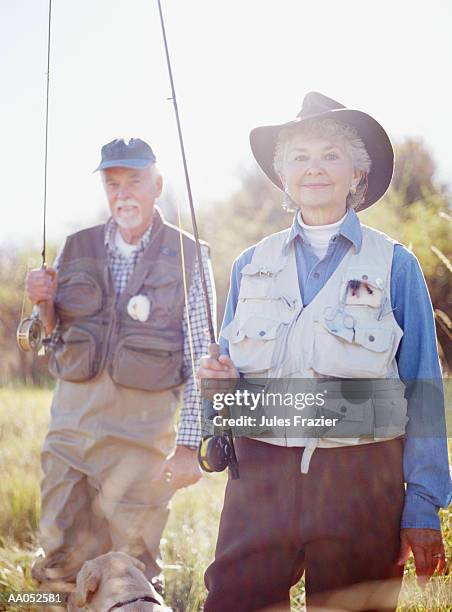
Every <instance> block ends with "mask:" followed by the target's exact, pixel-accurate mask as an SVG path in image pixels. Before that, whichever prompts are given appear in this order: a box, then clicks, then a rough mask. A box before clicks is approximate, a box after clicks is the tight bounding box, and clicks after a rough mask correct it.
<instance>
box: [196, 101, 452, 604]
mask: <svg viewBox="0 0 452 612" xmlns="http://www.w3.org/2000/svg"><path fill="white" fill-rule="evenodd" d="M250 139H251V148H252V151H253V154H254V156H255V158H256V160H257V162H258V163H259V165H260V166H261V168H262V169H263V171H264V172H265V174H266V175H267V176H268V178H269V179H270V180H271V181H272V182H273V183H274V184H275V185H276V186H277V187H278V188H280V189H281V190H283V191H284V194H285V195H284V205H285V207H286V208H288V209H291V210H295V211H297V212H296V215H295V217H294V221H293V224H292V227H291V228H290V229H288V230H286V231H283V232H279V233H277V234H273V235H271V236H268V237H267V238H265V239H264V240H262V241H261V242H260V243H258V244H257V245H255V246H253V247H251V248H249V249H247V250H246V251H245V252H244V253H242V255H240V257H239V258H238V259H237V260H236V261H235V263H234V266H233V269H232V276H231V287H230V292H229V297H228V303H227V307H226V312H225V318H224V322H223V327H222V332H221V337H220V344H221V353H222V354H221V356H220V358H219V360H218V361H216V360H215V359H212V358H209V357H205V358H203V359H202V361H201V366H200V369H199V377H200V378H201V379H206V378H238V377H239V376H241V377H242V378H254V377H270V378H271V377H273V378H275V377H285V378H286V379H287V378H290V379H319V378H320V379H321V380H322V381H323V384H324V385H325V386H326V383H329V382H332V381H335V380H337V379H369V382H370V381H372V385H371V387H370V388H371V401H367V402H365V409H364V408H363V406H361V408H357V403H356V401H353V399H351V400H350V401H348V402H347V401H344V399H342V400H341V401H340V402H339V404H337V403H336V404H334V402H333V408H332V411H333V413H334V410H337V413H338V414H339V413H341V412H342V415H341V417H342V418H341V419H338V421H339V423H340V425H341V426H343V425H344V423H346V421H347V417H348V418H349V421H350V422H353V421H355V420H359V419H357V418H356V414H357V410H358V412H359V410H361V420H365V415H367V416H369V415H370V416H369V419H370V420H369V422H370V423H371V424H372V425H371V433H372V434H373V435H369V431H367V432H366V435H364V434H363V435H358V434H356V433H355V435H353V434H352V433H350V434H349V435H347V434H346V433H344V432H346V431H347V430H346V429H342V430H340V429H337V430H336V431H334V430H333V429H334V428H333V429H332V430H330V431H328V433H326V431H325V430H322V433H319V434H318V435H315V434H313V433H312V428H311V430H310V431H309V432H307V431H302V430H301V428H298V430H297V432H298V433H297V436H296V437H294V436H293V435H289V433H288V432H286V434H285V435H284V433H283V435H282V436H281V428H279V430H278V432H279V433H278V435H276V434H275V436H273V437H272V436H267V437H265V438H264V437H262V438H260V439H257V438H259V436H258V435H257V434H256V435H253V433H252V432H251V434H250V435H249V437H238V438H236V453H237V457H238V462H239V466H240V478H239V479H237V480H234V479H229V482H228V485H227V488H226V494H225V501H224V507H223V511H222V516H221V524H220V531H219V536H218V543H217V548H216V554H215V560H214V562H213V563H212V565H211V566H210V567H209V568H208V569H207V572H206V585H207V588H208V591H209V594H208V597H207V601H206V605H205V610H206V611H207V612H211V611H212V612H222V611H223V610H224V611H226V610H227V611H228V612H230V611H231V610H234V611H235V610H237V611H240V612H244V611H248V610H261V609H264V608H265V609H267V608H268V609H278V610H281V609H288V606H289V589H290V587H291V586H293V585H294V584H296V582H297V581H298V580H299V579H300V578H301V576H302V575H303V573H304V572H306V575H305V580H306V598H307V604H308V607H309V606H327V607H329V608H328V609H331V608H334V609H341V610H343V609H353V610H367V609H394V608H395V606H396V603H397V597H398V592H399V589H400V584H401V579H402V574H403V565H404V563H405V562H406V560H407V558H408V555H409V552H410V549H411V550H412V552H413V554H414V558H415V563H416V568H417V573H418V576H419V579H420V581H421V582H425V581H426V580H427V579H428V577H430V576H431V575H432V574H433V572H434V571H435V570H436V569H438V570H439V571H441V569H442V568H443V566H444V561H445V559H444V547H443V543H442V538H441V530H440V523H439V519H438V514H437V513H438V508H439V506H444V505H447V504H448V503H449V501H450V497H451V483H450V476H449V471H448V461H447V446H446V443H445V438H444V436H441V435H431V436H430V437H427V436H422V434H421V433H419V427H418V428H417V430H416V427H414V426H415V425H416V423H417V424H419V422H422V419H423V418H424V417H425V414H423V411H422V402H419V401H415V399H413V398H411V399H410V397H409V393H407V399H408V405H407V401H406V399H404V396H403V388H404V387H403V385H402V382H401V381H403V382H404V383H405V384H406V385H407V388H408V387H409V386H410V385H411V387H412V386H413V385H412V384H411V383H412V381H414V380H419V379H429V380H435V381H437V382H438V381H441V372H440V366H439V361H438V355H437V350H436V342H435V327H434V321H433V317H432V307H431V302H430V298H429V295H428V291H427V288H426V285H425V281H424V278H423V275H422V272H421V270H420V267H419V264H418V262H417V260H416V258H415V257H414V255H413V254H412V253H410V252H409V251H408V250H407V249H405V248H404V247H403V246H402V245H400V244H397V243H395V242H394V241H393V240H391V239H390V238H389V237H388V236H386V235H384V234H382V233H380V232H377V231H375V230H373V229H371V228H369V227H366V226H363V225H361V223H360V221H359V219H358V216H357V214H356V213H357V212H358V211H362V210H364V209H365V208H368V207H369V206H371V205H372V204H374V203H376V202H377V201H378V200H379V199H380V198H381V197H382V196H383V195H384V193H385V192H386V190H387V189H388V187H389V184H390V181H391V178H392V172H393V161H394V157H393V149H392V145H391V142H390V140H389V138H388V136H387V134H386V132H385V131H384V129H383V128H382V127H381V125H380V124H379V123H377V122H376V121H375V120H374V119H373V118H372V117H370V116H369V115H367V114H365V113H363V112H360V111H357V110H351V109H346V108H345V107H344V106H342V105H341V104H339V103H338V102H335V101H334V100H332V99H330V98H327V97H326V96H323V95H321V94H319V93H315V92H312V93H309V94H308V95H307V96H306V97H305V99H304V101H303V107H302V110H301V112H300V113H299V115H298V116H297V118H296V119H295V120H294V121H290V122H288V123H286V124H284V125H276V126H264V127H258V128H256V129H254V130H253V131H252V132H251V136H250ZM366 382H367V381H366ZM439 384H440V383H439ZM385 385H386V386H385ZM388 388H391V389H392V392H393V393H392V395H391V394H390V395H389V396H388V395H387V390H388ZM394 389H395V390H396V391H395V395H394ZM397 389H399V390H400V389H402V391H401V392H400V391H397ZM440 395H441V393H440ZM388 397H390V398H391V401H390V402H389V401H388ZM385 399H386V401H385ZM440 403H441V402H440ZM358 405H359V404H358ZM334 406H336V408H335V407H334ZM365 410H366V411H367V412H365ZM439 410H440V412H442V411H443V406H442V404H441V408H440V409H439ZM348 411H349V412H350V416H349V415H348ZM369 411H371V413H369ZM344 413H345V414H344ZM407 414H408V417H409V425H408V427H410V426H413V427H414V430H416V431H417V432H418V433H417V435H412V436H406V437H405V438H404V437H403V435H404V433H405V424H406V421H407V420H408V419H407V418H406V415H407ZM354 415H355V416H354ZM363 415H364V416H363ZM366 418H367V417H366ZM442 418H443V415H442V414H440V416H439V421H440V422H441V423H442ZM436 420H437V421H438V419H436ZM340 431H342V434H341V433H340ZM349 431H351V430H349ZM404 483H406V485H407V486H406V490H405V486H404ZM322 609H324V608H322Z"/></svg>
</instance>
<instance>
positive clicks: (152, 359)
mask: <svg viewBox="0 0 452 612" xmlns="http://www.w3.org/2000/svg"><path fill="white" fill-rule="evenodd" d="M181 369H182V350H181V349H179V348H178V347H177V348H174V349H172V350H168V349H166V350H163V349H161V348H160V347H155V346H152V344H151V343H150V342H149V340H148V339H146V338H144V337H143V336H141V335H133V336H132V335H130V336H126V337H125V338H123V339H122V340H121V341H120V342H119V343H118V346H117V348H116V351H115V354H114V356H113V360H112V364H111V377H112V379H113V380H114V381H115V382H116V383H118V385H122V386H124V387H131V388H132V389H142V390H144V391H162V390H163V389H169V388H171V387H177V386H178V385H180V384H181V383H182V382H183V378H182V372H181Z"/></svg>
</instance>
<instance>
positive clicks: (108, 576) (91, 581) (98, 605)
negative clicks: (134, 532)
mask: <svg viewBox="0 0 452 612" xmlns="http://www.w3.org/2000/svg"><path fill="white" fill-rule="evenodd" d="M145 569H146V566H145V565H144V563H142V562H141V561H139V560H138V559H135V558H134V557H130V556H129V555H127V554H125V553H122V552H109V553H107V554H105V555H101V556H100V557H97V558H96V559H93V560H92V561H86V562H85V563H84V564H83V567H82V569H81V570H80V571H79V573H78V575H77V586H76V591H75V593H74V594H73V595H72V597H71V600H72V601H71V603H72V606H73V607H72V608H71V607H70V606H69V605H68V611H69V612H71V611H72V610H76V609H77V608H76V607H79V608H83V607H84V606H88V609H90V610H92V611H93V612H97V611H99V612H100V611H104V610H108V609H109V607H111V605H114V604H116V603H117V602H119V601H123V600H126V599H127V598H128V597H129V596H134V595H135V594H136V593H137V592H140V593H141V592H146V594H148V593H150V592H151V589H152V587H151V585H150V584H149V582H148V581H147V579H146V577H145V576H144V574H143V572H144V570H145ZM75 606H76V607H75Z"/></svg>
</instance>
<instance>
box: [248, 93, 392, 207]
mask: <svg viewBox="0 0 452 612" xmlns="http://www.w3.org/2000/svg"><path fill="white" fill-rule="evenodd" d="M310 119H333V120H334V121H336V122H337V123H341V124H344V125H348V126H350V127H352V128H354V129H355V130H356V132H357V134H358V136H359V137H360V138H361V140H362V141H363V142H364V145H365V147H366V149H367V153H368V154H369V157H370V159H371V162H372V165H371V169H370V172H369V175H368V177H367V182H368V188H367V192H366V195H365V197H364V200H363V201H362V202H361V204H360V205H359V206H358V207H357V209H356V210H357V211H361V210H364V209H365V208H368V207H369V206H371V205H372V204H375V202H378V200H379V199H380V198H382V197H383V196H384V194H385V193H386V191H387V189H388V187H389V185H390V183H391V179H392V174H393V171H394V149H393V147H392V144H391V141H390V140H389V136H388V135H387V133H386V132H385V130H384V129H383V127H382V126H381V125H380V124H379V123H378V121H376V120H375V119H374V118H373V117H371V116H370V115H368V114H367V113H363V112H362V111H359V110H355V109H351V108H346V107H345V106H344V105H343V104H340V103H339V102H336V100H333V99H331V98H328V97H327V96H324V95H323V94H320V93H317V92H315V91H311V92H310V93H308V94H306V96H305V98H304V100H303V106H302V109H301V111H300V112H299V113H298V115H297V117H296V118H295V119H294V120H292V121H288V122H287V123H282V124H280V125H263V126H260V127H257V128H254V130H252V131H251V133H250V143H251V150H252V151H253V155H254V157H255V159H256V161H257V163H258V164H259V166H260V167H261V168H262V170H263V171H264V172H265V174H266V175H267V176H268V178H269V179H270V180H271V181H272V183H274V184H275V185H276V187H278V188H279V189H281V190H283V191H284V187H283V184H282V183H281V179H280V178H279V176H278V174H277V173H276V172H275V170H274V168H273V160H274V155H275V147H276V143H277V142H278V136H279V133H280V131H281V130H282V129H283V128H286V127H287V128H289V127H295V126H297V125H299V126H300V125H302V124H303V123H305V122H306V121H308V120H310Z"/></svg>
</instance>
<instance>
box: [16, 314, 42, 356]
mask: <svg viewBox="0 0 452 612" xmlns="http://www.w3.org/2000/svg"><path fill="white" fill-rule="evenodd" d="M39 314H40V313H39V305H38V304H35V305H34V306H33V310H32V311H31V317H28V318H27V319H22V321H21V322H20V323H19V325H18V327H17V332H16V339H17V344H18V345H19V348H20V349H21V350H22V351H25V352H27V353H28V352H32V353H39V351H40V350H41V349H42V346H43V342H44V338H45V335H46V332H45V328H44V324H43V322H42V321H41V319H40V318H39Z"/></svg>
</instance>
